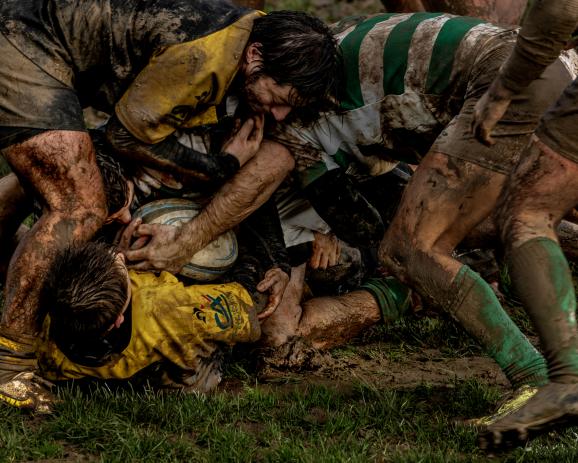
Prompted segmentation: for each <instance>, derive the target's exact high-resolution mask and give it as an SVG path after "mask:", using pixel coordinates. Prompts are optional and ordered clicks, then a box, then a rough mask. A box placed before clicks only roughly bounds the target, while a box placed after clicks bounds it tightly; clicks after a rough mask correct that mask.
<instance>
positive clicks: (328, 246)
mask: <svg viewBox="0 0 578 463" xmlns="http://www.w3.org/2000/svg"><path fill="white" fill-rule="evenodd" d="M313 236H314V237H315V240H314V241H313V251H312V253H311V259H309V265H310V267H311V268H313V269H321V270H325V269H326V268H328V267H333V266H334V265H337V262H338V261H339V255H340V254H341V245H340V244H339V240H338V239H337V237H336V236H335V235H334V234H333V233H328V234H326V235H324V234H323V233H319V232H313Z"/></svg>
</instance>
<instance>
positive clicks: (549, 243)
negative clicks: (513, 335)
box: [481, 138, 578, 446]
mask: <svg viewBox="0 0 578 463" xmlns="http://www.w3.org/2000/svg"><path fill="white" fill-rule="evenodd" d="M521 159H523V162H521V163H520V164H519V165H518V166H517V168H516V169H515V171H514V172H513V173H512V177H511V179H510V181H509V182H508V186H507V188H505V189H504V193H503V196H502V199H501V207H500V209H499V215H498V221H499V225H500V226H501V231H502V237H503V239H504V241H505V243H506V245H507V249H506V251H507V260H508V264H509V270H510V274H511V276H512V282H513V284H514V286H515V288H516V291H517V292H518V294H519V296H520V298H521V300H522V302H523V303H524V307H525V308H526V310H527V312H528V314H529V315H530V318H531V319H532V321H533V323H534V326H535V327H536V329H537V331H538V334H539V335H540V342H541V345H542V348H543V350H544V353H545V356H546V359H547V361H548V372H549V376H550V380H551V383H550V384H548V385H547V386H545V387H544V388H541V389H540V390H539V391H538V393H537V394H536V395H535V396H534V397H533V398H532V399H531V400H530V401H529V402H528V403H527V404H526V405H525V406H524V407H522V408H521V409H520V410H519V411H518V412H517V413H514V414H512V415H510V416H507V417H506V418H504V419H503V420H500V421H498V422H497V423H495V424H494V425H491V426H489V427H488V433H486V434H485V435H483V436H482V442H481V444H482V446H502V445H505V444H506V443H507V441H509V440H512V441H518V440H525V439H526V438H527V437H528V436H529V435H530V434H532V433H540V432H543V431H545V430H547V429H549V428H550V427H552V426H553V425H555V424H557V423H559V422H560V421H573V422H578V336H577V328H576V295H575V291H574V285H573V282H572V275H571V272H570V268H569V266H568V263H567V262H566V259H565V257H564V254H563V253H562V250H561V249H560V246H559V244H558V238H557V236H556V227H557V225H558V224H559V223H560V221H561V219H562V217H564V215H565V214H566V213H567V212H568V211H569V210H570V209H571V208H572V207H574V205H575V204H576V203H578V165H577V164H576V163H574V162H572V161H570V160H568V159H566V158H564V157H562V156H560V155H559V154H557V153H556V152H555V151H553V150H552V149H551V148H549V147H548V146H546V145H545V144H543V143H542V142H541V141H539V140H538V139H537V138H534V140H533V142H532V144H531V145H530V147H529V148H528V150H527V151H526V152H525V153H524V154H523V155H522V157H521Z"/></svg>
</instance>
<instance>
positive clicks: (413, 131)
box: [278, 13, 576, 387]
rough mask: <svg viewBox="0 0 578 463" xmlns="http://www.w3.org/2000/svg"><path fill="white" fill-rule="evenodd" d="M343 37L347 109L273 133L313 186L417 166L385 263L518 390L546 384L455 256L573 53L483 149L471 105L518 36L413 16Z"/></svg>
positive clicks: (516, 105) (490, 295)
mask: <svg viewBox="0 0 578 463" xmlns="http://www.w3.org/2000/svg"><path fill="white" fill-rule="evenodd" d="M336 31H337V35H336V38H337V40H338V42H339V44H340V49H341V51H342V53H343V57H344V72H345V85H344V91H343V94H342V95H341V97H340V106H341V108H340V111H337V112H335V113H329V114H326V115H325V116H324V117H323V118H321V119H320V120H319V123H318V124H317V125H315V126H314V127H313V128H311V129H308V130H303V129H302V128H301V127H299V126H297V125H294V126H292V127H288V128H286V129H285V130H284V132H283V133H282V134H279V136H278V140H279V141H281V142H283V143H284V144H285V146H287V147H288V148H289V149H290V151H291V152H292V154H293V156H294V157H295V163H296V169H297V173H298V177H299V179H300V183H301V187H302V188H303V190H304V191H305V192H307V191H308V190H310V189H314V185H315V183H316V182H320V181H323V180H322V179H323V177H324V176H326V175H327V173H328V172H331V170H333V169H337V168H340V167H341V168H347V169H350V170H351V169H352V168H353V167H354V168H356V169H362V168H363V167H364V166H366V168H367V171H369V170H370V169H373V168H374V167H375V165H376V164H377V163H378V161H379V160H381V159H384V158H386V159H389V160H392V159H393V160H402V161H407V162H410V163H415V164H419V168H418V169H417V171H416V172H415V174H414V175H413V176H412V178H411V180H410V182H409V185H408V187H407V189H406V191H405V193H404V196H403V198H402V200H401V204H400V206H399V208H398V210H397V213H396V215H395V217H394V218H393V220H392V223H391V225H390V226H389V228H388V230H387V231H386V233H385V237H384V239H383V241H382V243H381V246H380V257H381V260H382V262H383V263H384V264H385V265H386V266H387V267H388V268H389V269H390V270H391V271H392V272H393V273H394V275H396V276H397V277H398V278H399V279H400V280H401V281H403V282H404V283H406V284H408V285H409V286H411V287H413V288H414V289H416V290H417V291H418V292H419V293H420V294H421V295H422V297H424V298H425V299H426V300H427V301H429V302H431V303H433V304H435V305H437V306H439V307H441V308H443V309H445V310H447V311H448V312H449V313H450V314H451V315H452V316H453V317H455V318H456V319H457V320H458V321H459V322H460V324H461V325H462V326H463V327H464V328H465V329H466V330H467V331H468V332H469V333H470V334H471V335H472V336H473V337H474V338H476V339H477V340H478V342H479V343H480V344H481V345H482V347H483V348H484V350H485V351H486V352H488V353H489V354H490V355H491V356H492V357H493V358H494V360H496V362H497V363H498V364H499V365H500V367H501V368H502V370H503V371H504V372H505V373H506V376H507V377H508V379H509V380H510V382H511V383H512V385H513V386H514V387H517V386H518V385H520V384H527V383H532V384H534V385H540V384H544V383H545V382H546V381H547V378H546V371H545V368H544V360H543V358H542V357H541V356H540V355H539V354H538V353H537V352H536V350H535V349H534V348H533V347H532V346H531V344H530V343H529V342H528V341H527V339H526V338H525V337H524V336H523V335H522V333H521V332H520V330H519V329H518V328H517V327H516V326H515V324H514V323H513V322H512V321H511V320H510V318H509V317H508V316H507V314H506V313H505V312H504V310H503V308H502V307H501V305H500V303H499V301H498V299H497V297H496V296H495V294H494V292H493V291H492V289H491V287H490V286H489V285H488V284H487V283H486V282H485V281H484V280H483V279H482V278H481V277H480V276H479V275H478V274H477V273H475V272H473V271H472V270H471V269H470V268H469V267H468V266H467V265H463V264H462V263H460V262H459V261H458V260H456V259H455V258H454V257H453V256H452V251H453V250H454V249H455V247H456V246H457V245H458V244H459V243H460V242H461V241H462V240H463V238H464V237H465V236H466V234H467V233H468V232H469V231H470V230H472V229H473V228H474V227H475V226H476V225H478V224H479V223H481V222H482V221H483V220H484V219H486V218H487V217H488V216H489V215H490V214H491V213H492V211H493V210H494V208H495V205H496V202H497V198H498V195H499V193H500V191H501V188H502V186H503V185H504V183H505V181H506V178H507V175H508V173H509V172H510V171H511V170H512V168H513V166H514V165H515V163H516V161H517V159H518V157H519V153H520V151H521V149H522V148H523V147H524V146H525V145H526V143H527V142H528V141H529V139H530V136H531V134H532V132H533V131H534V129H535V127H536V125H537V123H538V120H539V118H540V115H541V113H542V112H543V111H544V110H545V109H546V108H547V107H548V106H549V105H550V104H551V103H552V102H554V101H555V100H556V98H557V97H558V95H559V94H560V93H561V91H562V89H563V88H564V87H565V86H566V85H567V84H568V83H569V82H570V81H571V80H572V79H573V78H574V77H575V76H574V74H573V73H574V69H575V66H576V57H575V55H574V54H572V53H569V54H566V55H564V56H562V57H561V58H559V59H557V60H556V61H555V62H554V63H553V64H552V65H551V66H549V67H548V68H547V70H546V72H545V73H544V74H543V75H542V77H541V78H540V79H538V80H536V81H535V82H534V83H533V84H531V85H530V86H528V87H527V88H526V89H525V91H524V92H523V93H522V95H521V96H519V97H518V98H517V99H516V100H515V101H514V102H513V103H512V106H511V107H510V110H509V113H508V114H507V117H506V118H505V119H504V120H503V121H502V122H500V123H499V125H498V128H497V135H499V136H496V144H495V145H494V146H492V147H487V146H484V145H482V144H481V143H479V142H478V141H477V140H476V139H475V138H474V136H473V134H472V133H471V131H470V125H471V121H472V113H473V108H474V105H475V104H476V102H477V100H478V99H479V98H480V97H481V96H482V95H483V93H484V92H485V91H486V90H487V89H488V87H489V85H490V84H491V82H492V80H493V79H494V77H495V76H496V74H497V73H498V71H499V69H500V67H501V65H502V64H503V62H504V60H505V59H506V58H507V56H508V55H509V54H510V52H511V50H512V48H513V46H514V44H515V40H516V36H517V32H516V30H514V29H505V28H501V27H498V26H495V25H492V24H489V23H486V22H484V21H482V20H479V19H474V18H467V17H456V16H452V15H446V14H435V13H415V14H381V15H376V16H373V17H368V18H365V19H364V18H352V19H347V20H344V21H341V23H339V24H338V25H337V26H336ZM383 201H387V198H383ZM351 221H352V222H355V218H354V217H352V218H351ZM483 326H489V327H491V329H490V330H484V329H482V328H481V327H483Z"/></svg>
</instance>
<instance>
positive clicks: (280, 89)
mask: <svg viewBox="0 0 578 463" xmlns="http://www.w3.org/2000/svg"><path fill="white" fill-rule="evenodd" d="M293 90H294V89H293V87H292V86H291V85H279V84H278V83H276V82H275V81H274V80H273V79H272V78H271V77H268V76H264V75H259V76H257V77H249V78H248V79H247V83H246V85H245V98H246V100H247V104H248V105H249V107H250V108H251V110H252V111H254V112H256V113H264V114H271V115H272V116H273V117H274V118H275V120H276V121H277V122H281V121H282V120H283V119H285V118H286V117H287V116H288V115H289V113H290V112H291V110H292V109H293V104H292V103H291V100H292V94H293V93H294V92H293Z"/></svg>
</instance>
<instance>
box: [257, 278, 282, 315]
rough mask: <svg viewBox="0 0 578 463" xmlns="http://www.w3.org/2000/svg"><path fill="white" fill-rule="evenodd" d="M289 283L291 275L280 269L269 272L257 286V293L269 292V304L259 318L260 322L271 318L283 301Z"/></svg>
mask: <svg viewBox="0 0 578 463" xmlns="http://www.w3.org/2000/svg"><path fill="white" fill-rule="evenodd" d="M288 283H289V275H287V274H286V273H285V272H284V271H283V270H281V269H280V268H278V267H275V268H272V269H269V270H267V273H265V276H264V277H263V280H262V281H261V282H260V283H259V284H258V285H257V291H260V292H262V293H264V292H265V291H269V303H268V304H267V307H265V308H264V309H263V311H262V312H261V313H260V314H259V315H258V316H257V318H258V319H259V320H264V319H265V318H267V317H269V316H271V315H272V314H273V312H275V310H276V309H277V307H278V306H279V304H280V303H281V299H283V293H284V292H285V288H286V287H287V284H288Z"/></svg>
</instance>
